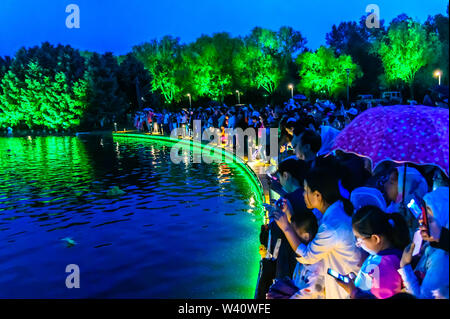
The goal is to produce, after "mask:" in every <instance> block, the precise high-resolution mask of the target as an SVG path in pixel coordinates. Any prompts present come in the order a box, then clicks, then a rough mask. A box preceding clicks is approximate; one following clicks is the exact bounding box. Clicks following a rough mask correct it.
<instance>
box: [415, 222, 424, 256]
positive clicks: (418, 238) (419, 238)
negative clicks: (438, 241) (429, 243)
mask: <svg viewBox="0 0 450 319" xmlns="http://www.w3.org/2000/svg"><path fill="white" fill-rule="evenodd" d="M422 240H423V239H422V235H420V229H419V230H417V231H416V232H415V233H414V238H413V243H414V250H413V253H412V255H413V257H414V256H417V255H418V254H419V252H420V247H422Z"/></svg>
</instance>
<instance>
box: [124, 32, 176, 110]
mask: <svg viewBox="0 0 450 319" xmlns="http://www.w3.org/2000/svg"><path fill="white" fill-rule="evenodd" d="M181 50H182V46H181V44H180V40H179V39H178V38H176V39H175V38H172V37H171V36H165V37H164V38H162V39H161V41H159V42H158V41H157V40H153V41H151V42H150V43H144V44H141V45H138V46H135V47H133V52H134V54H135V55H136V57H137V58H138V59H139V60H140V61H141V62H142V63H143V64H144V66H145V68H146V69H147V70H148V71H149V72H150V74H151V76H152V80H151V84H152V88H151V90H152V91H153V92H154V91H158V92H160V93H161V94H162V96H163V97H164V99H165V101H166V102H167V103H172V102H173V101H174V100H175V99H179V97H180V95H181V94H182V90H181V86H180V85H179V83H178V81H177V73H178V72H179V71H180V69H181V68H182V58H181Z"/></svg>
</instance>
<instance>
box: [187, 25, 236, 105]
mask: <svg viewBox="0 0 450 319" xmlns="http://www.w3.org/2000/svg"><path fill="white" fill-rule="evenodd" d="M241 47H242V40H240V39H239V38H232V37H231V36H230V35H229V34H228V33H225V32H222V33H215V34H214V35H213V36H212V37H210V36H207V35H203V36H201V37H200V38H198V39H197V40H196V41H195V42H194V43H191V44H190V45H189V46H187V47H186V49H185V50H184V53H183V60H184V65H185V67H186V68H188V70H189V76H188V82H189V84H190V87H191V88H192V89H191V90H192V94H194V96H195V95H197V96H205V97H213V98H215V99H220V100H223V97H224V96H226V95H228V94H231V93H232V92H234V90H235V89H236V87H235V82H234V79H235V70H234V65H233V60H234V57H235V56H236V55H237V54H238V53H239V51H240V49H241Z"/></svg>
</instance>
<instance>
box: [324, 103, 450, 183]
mask: <svg viewBox="0 0 450 319" xmlns="http://www.w3.org/2000/svg"><path fill="white" fill-rule="evenodd" d="M448 124H449V111H448V109H443V108H437V107H429V106H423V105H413V106H412V105H394V106H379V107H375V108H371V109H368V110H367V111H364V112H362V113H361V114H360V115H358V116H357V117H356V118H355V119H354V120H353V121H352V122H351V123H350V124H349V125H348V126H347V127H346V128H345V129H343V130H342V131H341V132H340V133H339V135H338V136H337V137H336V139H335V141H334V144H333V146H332V148H331V151H334V150H342V151H344V152H346V153H354V154H356V155H359V156H363V157H368V158H369V159H370V160H371V162H372V168H375V167H376V166H377V165H378V164H380V163H381V162H384V161H393V162H396V163H415V164H419V165H434V166H438V167H439V168H441V169H442V170H443V171H444V172H445V173H446V174H447V176H448V175H449V162H448V156H449V136H448V134H449V131H448V130H449V129H448Z"/></svg>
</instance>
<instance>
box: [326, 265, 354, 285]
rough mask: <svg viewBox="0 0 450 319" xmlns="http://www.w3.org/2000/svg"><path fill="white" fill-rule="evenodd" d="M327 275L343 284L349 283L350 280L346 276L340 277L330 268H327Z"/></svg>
mask: <svg viewBox="0 0 450 319" xmlns="http://www.w3.org/2000/svg"><path fill="white" fill-rule="evenodd" d="M327 274H328V275H330V276H331V277H333V278H335V279H336V280H338V281H340V282H343V283H344V284H349V283H350V278H348V277H347V276H344V275H341V274H340V273H338V272H337V271H336V270H333V269H331V268H328V272H327Z"/></svg>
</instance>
